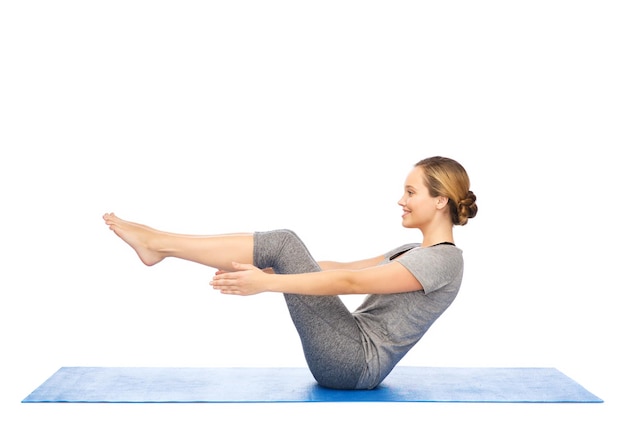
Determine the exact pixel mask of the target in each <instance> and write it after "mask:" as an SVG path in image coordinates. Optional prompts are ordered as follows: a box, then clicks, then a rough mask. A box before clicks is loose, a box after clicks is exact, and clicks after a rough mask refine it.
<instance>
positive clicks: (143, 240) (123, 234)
mask: <svg viewBox="0 0 626 445" xmlns="http://www.w3.org/2000/svg"><path fill="white" fill-rule="evenodd" d="M102 218H103V219H104V222H105V223H106V224H107V225H108V226H109V229H111V230H112V231H113V232H115V234H116V235H117V236H119V237H120V238H121V239H123V240H124V241H125V242H126V243H127V244H128V245H129V246H130V247H132V248H133V249H134V250H135V252H137V255H139V259H141V261H142V262H143V263H144V264H145V265H146V266H153V265H155V264H156V263H158V262H159V261H161V260H163V258H165V255H164V254H161V253H159V252H158V251H157V250H156V249H154V243H153V241H154V240H155V239H156V238H157V237H158V233H159V232H158V231H156V230H154V229H152V228H150V227H148V226H144V225H142V224H136V223H133V222H129V221H124V220H123V219H121V218H118V217H117V216H115V214H114V213H105V214H104V216H103V217H102Z"/></svg>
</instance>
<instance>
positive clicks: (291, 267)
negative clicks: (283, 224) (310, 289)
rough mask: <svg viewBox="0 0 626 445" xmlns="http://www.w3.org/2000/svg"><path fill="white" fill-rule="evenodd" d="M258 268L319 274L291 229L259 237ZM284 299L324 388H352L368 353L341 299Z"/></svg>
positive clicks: (256, 238) (287, 296) (256, 236)
mask: <svg viewBox="0 0 626 445" xmlns="http://www.w3.org/2000/svg"><path fill="white" fill-rule="evenodd" d="M254 264H255V265H256V266H257V267H259V268H266V267H271V268H273V269H274V272H275V273H280V274H289V273H304V272H314V271H318V270H320V269H319V265H318V264H317V262H316V261H315V260H314V259H313V258H312V257H311V255H310V253H309V251H308V250H307V248H306V247H305V245H304V244H303V243H302V241H300V239H299V238H298V237H297V236H296V235H295V234H294V233H293V232H291V231H288V230H277V231H273V232H261V233H255V234H254ZM285 301H286V302H287V307H288V308H289V313H290V314H291V318H292V320H293V322H294V325H295V327H296V330H297V331H298V334H299V335H300V340H301V342H302V347H303V350H304V355H305V358H306V360H307V363H308V365H309V369H310V370H311V373H312V374H313V376H314V377H315V379H316V380H317V381H318V382H319V383H320V384H321V385H323V386H328V387H332V388H339V389H354V388H355V387H356V386H357V383H358V381H359V378H360V376H361V374H362V372H363V370H364V368H365V353H364V351H363V344H362V341H361V331H360V329H359V327H358V326H357V323H356V321H355V320H354V317H353V316H352V314H351V313H350V311H349V310H348V309H347V308H346V306H345V305H344V304H343V302H342V301H341V299H340V298H339V297H337V296H324V297H320V296H305V295H294V294H285Z"/></svg>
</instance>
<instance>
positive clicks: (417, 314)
mask: <svg viewBox="0 0 626 445" xmlns="http://www.w3.org/2000/svg"><path fill="white" fill-rule="evenodd" d="M404 251H406V253H403V254H402V255H400V256H398V257H397V258H393V257H394V255H397V254H398V253H401V252H404ZM390 261H398V262H399V263H400V264H402V265H403V266H404V267H406V268H407V269H408V270H409V271H410V272H411V273H412V274H413V275H414V276H415V278H417V280H418V281H419V282H420V283H421V284H422V286H423V288H424V289H423V290H420V291H414V292H405V293H400V294H382V295H379V294H373V295H368V296H367V297H366V298H365V300H364V301H363V303H362V304H361V305H360V306H359V307H358V308H357V309H356V310H355V311H354V317H355V319H356V320H357V323H358V325H359V327H360V328H361V331H362V333H363V336H362V337H363V345H364V348H365V354H366V360H367V363H368V366H367V369H366V371H365V372H364V373H363V375H362V376H361V379H360V381H359V385H358V386H359V388H373V387H375V386H376V385H378V384H379V383H380V382H381V381H382V380H383V379H384V378H385V377H386V376H387V375H388V374H389V372H391V370H392V369H393V367H394V366H395V365H396V364H397V363H398V362H399V361H400V359H401V358H402V357H404V355H405V354H406V353H407V352H408V351H409V350H410V349H411V348H412V347H413V346H414V345H415V344H416V343H417V342H418V341H419V339H420V338H422V336H423V335H424V334H425V333H426V331H427V330H428V328H430V326H431V325H432V324H433V322H434V321H435V320H436V319H437V318H439V316H440V315H441V314H442V313H443V312H444V311H445V310H446V309H447V308H448V307H449V306H450V304H451V303H452V301H454V299H455V297H456V295H457V293H458V292H459V288H460V287H461V280H462V278H463V251H462V250H461V249H459V248H457V247H455V246H453V245H448V244H443V245H437V246H431V247H425V248H421V247H420V244H406V245H404V246H401V247H398V248H396V249H394V250H392V251H390V252H387V253H386V254H385V259H384V260H383V262H382V263H381V264H385V263H388V262H390Z"/></svg>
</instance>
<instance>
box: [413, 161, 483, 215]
mask: <svg viewBox="0 0 626 445" xmlns="http://www.w3.org/2000/svg"><path fill="white" fill-rule="evenodd" d="M415 167H421V168H422V170H423V172H424V178H425V179H424V181H425V185H426V187H427V188H428V192H429V193H430V196H432V197H437V196H443V197H446V198H448V207H449V209H450V216H451V217H452V224H454V225H458V226H464V225H465V224H467V221H468V219H470V218H473V217H474V216H476V213H478V206H477V205H476V195H475V194H474V192H472V191H471V190H470V180H469V176H468V175H467V172H466V171H465V169H464V168H463V166H462V165H461V164H459V163H458V162H457V161H455V160H453V159H450V158H445V157H443V156H433V157H430V158H426V159H422V160H421V161H419V162H418V163H417V164H415Z"/></svg>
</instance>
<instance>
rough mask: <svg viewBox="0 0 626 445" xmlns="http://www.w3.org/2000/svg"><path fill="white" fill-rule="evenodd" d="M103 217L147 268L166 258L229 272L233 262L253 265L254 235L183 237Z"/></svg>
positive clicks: (112, 215)
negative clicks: (192, 262)
mask: <svg viewBox="0 0 626 445" xmlns="http://www.w3.org/2000/svg"><path fill="white" fill-rule="evenodd" d="M103 218H104V221H105V222H106V224H107V225H108V226H109V228H110V229H111V230H113V231H114V232H115V233H116V234H117V236H119V237H120V238H122V239H123V240H124V241H125V242H126V243H127V244H128V245H130V246H131V247H132V248H133V249H134V250H135V252H137V255H139V258H140V259H141V261H142V262H143V263H144V264H146V265H147V266H152V265H154V264H157V263H158V262H160V261H162V260H163V259H165V258H167V257H175V258H181V259H184V260H188V261H194V262H196V263H200V264H204V265H205V266H209V267H214V268H216V269H221V270H230V269H232V262H233V261H236V262H238V263H244V264H251V263H252V260H253V257H252V252H253V235H252V234H251V233H249V234H245V233H242V234H230V235H210V236H195V235H180V234H175V233H168V232H162V231H159V230H155V229H152V228H151V227H148V226H144V225H142V224H136V223H132V222H129V221H125V220H123V219H120V218H118V217H117V216H115V214H113V213H107V214H106V215H104V216H103Z"/></svg>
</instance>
